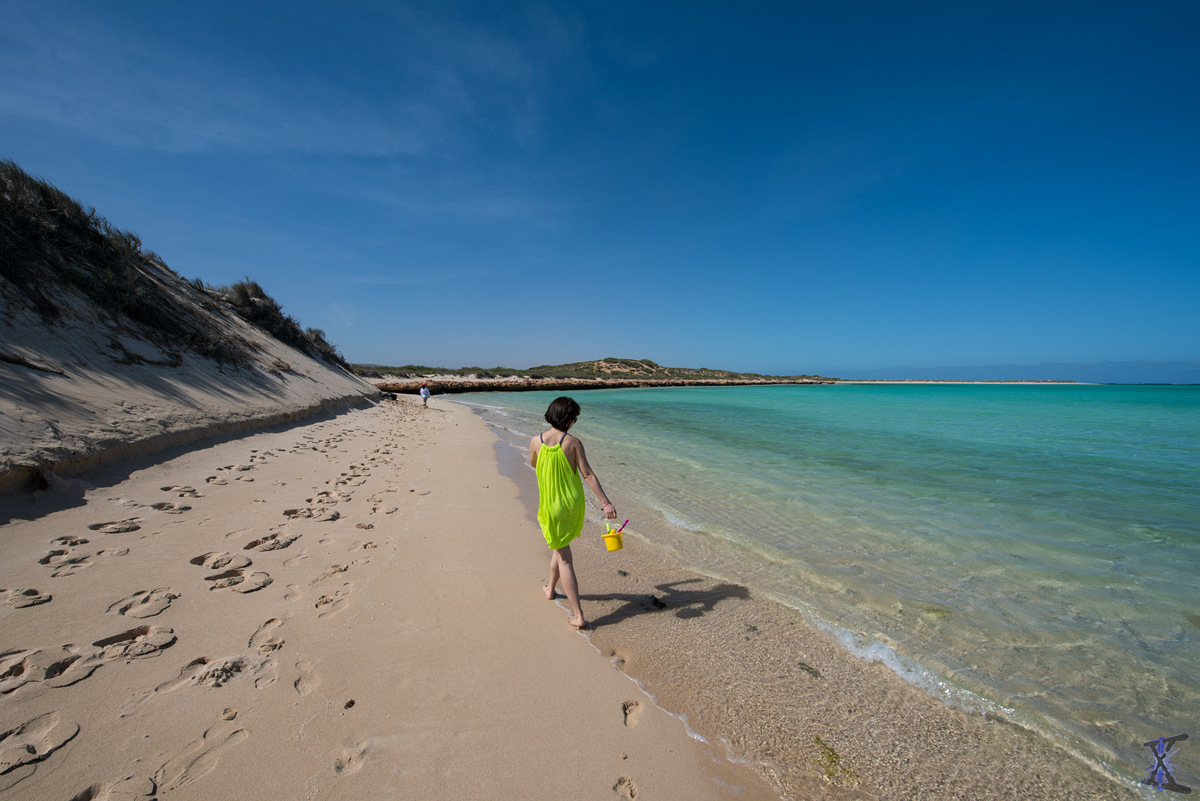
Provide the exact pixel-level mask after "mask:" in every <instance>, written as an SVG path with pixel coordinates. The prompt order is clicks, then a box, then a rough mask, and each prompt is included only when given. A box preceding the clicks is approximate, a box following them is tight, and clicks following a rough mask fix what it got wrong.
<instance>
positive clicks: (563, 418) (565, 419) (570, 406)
mask: <svg viewBox="0 0 1200 801" xmlns="http://www.w3.org/2000/svg"><path fill="white" fill-rule="evenodd" d="M578 417H579V404H578V403H576V402H575V399H574V398H568V397H567V396H565V395H564V396H563V397H561V398H555V399H554V400H553V401H551V402H550V408H548V409H546V422H547V423H549V424H550V425H552V426H554V427H555V428H557V429H558V430H559V431H566V430H567V428H568V427H569V426H570V425H571V423H574V422H575V420H576V419H577V418H578Z"/></svg>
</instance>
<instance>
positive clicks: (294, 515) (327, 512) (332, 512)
mask: <svg viewBox="0 0 1200 801" xmlns="http://www.w3.org/2000/svg"><path fill="white" fill-rule="evenodd" d="M283 514H284V516H285V517H287V518H288V519H289V520H313V521H315V522H318V523H332V522H333V521H334V520H337V519H338V518H340V517H341V514H339V513H338V511H337V509H330V508H329V507H324V508H321V509H284V510H283Z"/></svg>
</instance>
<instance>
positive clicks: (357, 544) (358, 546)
mask: <svg viewBox="0 0 1200 801" xmlns="http://www.w3.org/2000/svg"><path fill="white" fill-rule="evenodd" d="M378 547H379V546H378V545H376V544H375V543H374V542H363V541H361V540H355V541H354V547H353V548H351V549H350V550H351V552H353V551H360V550H361V551H373V550H375V549H376V548H378Z"/></svg>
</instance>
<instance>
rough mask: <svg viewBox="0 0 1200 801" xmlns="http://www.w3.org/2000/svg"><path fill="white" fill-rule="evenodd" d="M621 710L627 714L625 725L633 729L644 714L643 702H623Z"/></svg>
mask: <svg viewBox="0 0 1200 801" xmlns="http://www.w3.org/2000/svg"><path fill="white" fill-rule="evenodd" d="M621 712H623V713H624V715H625V725H626V726H628V727H629V728H631V729H632V728H633V727H634V726H636V725H638V718H640V717H641V716H642V704H641V702H640V701H626V702H625V703H623V704H621Z"/></svg>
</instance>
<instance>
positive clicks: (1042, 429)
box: [458, 384, 1200, 784]
mask: <svg viewBox="0 0 1200 801" xmlns="http://www.w3.org/2000/svg"><path fill="white" fill-rule="evenodd" d="M557 394H558V393H491V394H486V395H469V396H460V398H458V400H461V401H463V402H466V403H467V404H469V405H471V406H474V407H477V408H478V409H480V410H481V411H482V412H483V413H484V414H485V416H486V417H488V418H489V419H490V420H492V421H493V422H495V423H496V424H497V425H500V426H502V427H503V428H505V429H507V430H508V431H509V432H511V435H512V436H511V438H512V441H514V443H516V444H518V446H520V445H521V444H523V443H522V442H521V440H522V438H523V437H527V436H529V435H531V434H533V433H536V432H537V431H539V430H541V429H543V428H544V427H545V426H544V424H543V422H542V420H541V415H542V413H543V411H544V410H545V408H546V406H547V404H548V403H549V401H550V400H552V399H553V397H555V396H556V395H557ZM575 397H576V399H577V400H578V401H579V402H580V404H581V405H582V406H583V416H582V417H581V419H580V422H579V424H578V425H577V427H576V429H575V432H576V433H578V435H579V436H580V437H581V438H582V439H583V441H584V443H585V444H586V446H587V448H588V455H589V459H590V460H591V462H592V464H593V466H594V468H595V469H596V471H597V474H598V475H599V476H600V477H601V479H602V480H603V482H604V484H605V489H606V490H607V491H608V494H609V495H610V496H611V497H613V498H614V499H615V500H616V501H617V505H618V506H619V507H620V510H621V513H622V517H631V518H633V522H631V523H630V525H629V528H630V529H632V530H633V531H634V532H635V533H636V534H637V535H640V536H643V537H645V538H647V539H651V540H653V541H655V542H656V543H658V544H661V545H663V546H664V547H667V548H669V549H670V550H671V551H673V552H674V555H675V556H676V557H677V558H678V559H679V561H681V562H682V563H684V564H686V565H688V566H690V567H693V568H695V569H697V570H700V571H701V572H705V573H708V574H710V575H714V576H719V577H722V578H725V579H729V580H734V581H739V582H741V583H743V584H746V585H749V586H750V587H752V588H754V589H756V590H758V591H760V592H762V593H764V594H767V595H770V596H772V597H774V598H776V599H778V600H780V601H782V602H784V603H787V604H789V605H792V606H794V607H796V608H799V609H801V610H802V611H804V612H805V613H806V614H807V615H808V616H809V617H810V618H812V619H813V620H814V621H816V622H818V623H819V624H821V625H823V626H824V627H825V628H826V629H827V630H828V631H829V632H830V634H831V635H832V636H835V637H838V638H840V639H841V641H842V642H843V643H844V644H845V645H846V647H847V648H849V649H850V650H852V651H854V652H855V653H857V654H858V655H860V656H862V657H864V658H866V659H878V660H881V661H884V662H885V663H887V664H888V665H889V666H890V667H891V668H892V669H894V670H896V671H897V672H898V673H900V674H901V675H903V676H904V677H905V678H907V679H908V680H910V681H912V682H914V683H916V684H918V685H921V686H923V687H925V688H926V689H927V690H928V691H930V692H931V693H933V694H935V695H938V696H940V697H943V698H945V699H946V700H947V701H949V702H951V703H955V704H958V705H961V706H964V707H966V708H968V709H971V710H974V711H989V710H990V711H993V712H997V713H1000V714H1003V715H1005V716H1006V717H1010V718H1015V719H1017V720H1019V721H1021V722H1022V723H1024V724H1026V725H1028V726H1031V727H1033V728H1035V729H1037V730H1038V731H1041V732H1042V733H1044V734H1045V735H1046V736H1048V737H1050V738H1052V739H1055V740H1056V741H1058V742H1059V743H1061V744H1063V745H1066V746H1067V747H1068V748H1070V749H1072V750H1074V751H1075V752H1077V753H1079V754H1081V755H1083V756H1084V757H1085V758H1087V759H1090V760H1093V761H1094V762H1097V763H1099V764H1102V765H1104V766H1105V767H1106V768H1108V769H1109V770H1111V771H1113V772H1115V773H1117V774H1119V775H1122V776H1125V777H1126V778H1129V779H1137V778H1139V777H1144V776H1145V775H1146V769H1147V767H1148V766H1149V765H1150V763H1151V762H1152V761H1153V760H1152V758H1151V757H1150V752H1149V750H1148V749H1146V748H1144V747H1142V743H1144V742H1146V741H1148V740H1153V739H1155V738H1158V737H1163V736H1173V735H1176V734H1179V733H1181V732H1189V733H1190V734H1191V735H1192V742H1191V743H1187V744H1183V745H1181V746H1180V747H1178V748H1177V749H1176V752H1175V760H1174V764H1175V766H1176V768H1177V771H1176V773H1177V776H1176V778H1177V779H1180V780H1181V781H1184V783H1185V784H1187V783H1192V784H1195V783H1200V771H1197V766H1198V765H1200V759H1198V758H1197V757H1200V730H1197V728H1198V727H1197V726H1196V725H1195V724H1196V721H1197V720H1198V719H1200V669H1198V666H1200V604H1198V603H1197V601H1198V600H1200V588H1198V585H1197V577H1198V576H1200V486H1198V485H1200V387H1172V386H1070V385H1067V386H1060V385H1040V386H1038V385H1033V386H1026V385H919V384H918V385H876V384H839V385H835V386H770V387H719V388H717V387H714V388H667V389H639V390H602V391H589V392H578V393H575ZM1189 746H1190V751H1189ZM1187 777H1190V778H1191V779H1192V782H1188V781H1185V780H1184V779H1185V778H1187Z"/></svg>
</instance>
